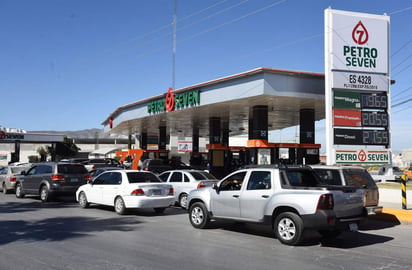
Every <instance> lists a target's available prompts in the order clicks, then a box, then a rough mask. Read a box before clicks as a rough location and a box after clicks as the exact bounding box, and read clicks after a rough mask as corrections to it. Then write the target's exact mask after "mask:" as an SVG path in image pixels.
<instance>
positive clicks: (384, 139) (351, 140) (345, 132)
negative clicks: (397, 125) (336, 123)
mask: <svg viewBox="0 0 412 270" xmlns="http://www.w3.org/2000/svg"><path fill="white" fill-rule="evenodd" d="M334 144H345V145H385V146H387V145H389V132H388V131H387V130H361V129H340V128H339V129H338V128H336V129H334Z"/></svg>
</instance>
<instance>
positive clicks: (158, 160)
mask: <svg viewBox="0 0 412 270" xmlns="http://www.w3.org/2000/svg"><path fill="white" fill-rule="evenodd" d="M149 164H150V165H164V162H163V160H161V159H153V160H151V161H150V163H149Z"/></svg>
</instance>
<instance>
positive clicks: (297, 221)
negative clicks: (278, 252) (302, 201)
mask: <svg viewBox="0 0 412 270" xmlns="http://www.w3.org/2000/svg"><path fill="white" fill-rule="evenodd" d="M274 231H275V235H276V238H277V239H278V240H279V241H280V242H281V243H283V244H286V245H291V246H295V245H297V244H299V242H300V240H301V238H302V234H303V221H302V218H301V217H300V216H299V215H297V214H295V213H292V212H284V213H281V214H279V215H278V216H277V217H276V218H275V222H274Z"/></svg>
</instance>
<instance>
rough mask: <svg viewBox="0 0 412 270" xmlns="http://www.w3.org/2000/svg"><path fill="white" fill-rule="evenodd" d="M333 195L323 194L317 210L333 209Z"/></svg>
mask: <svg viewBox="0 0 412 270" xmlns="http://www.w3.org/2000/svg"><path fill="white" fill-rule="evenodd" d="M333 204H334V203H333V195H332V194H322V195H320V198H319V201H318V207H317V210H332V209H333Z"/></svg>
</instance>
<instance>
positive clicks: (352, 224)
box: [349, 223, 358, 232]
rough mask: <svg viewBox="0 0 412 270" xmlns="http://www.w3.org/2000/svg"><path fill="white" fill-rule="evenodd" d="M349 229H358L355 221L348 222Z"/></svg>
mask: <svg viewBox="0 0 412 270" xmlns="http://www.w3.org/2000/svg"><path fill="white" fill-rule="evenodd" d="M349 230H350V231H351V232H353V231H357V230H358V224H357V223H350V224H349Z"/></svg>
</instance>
